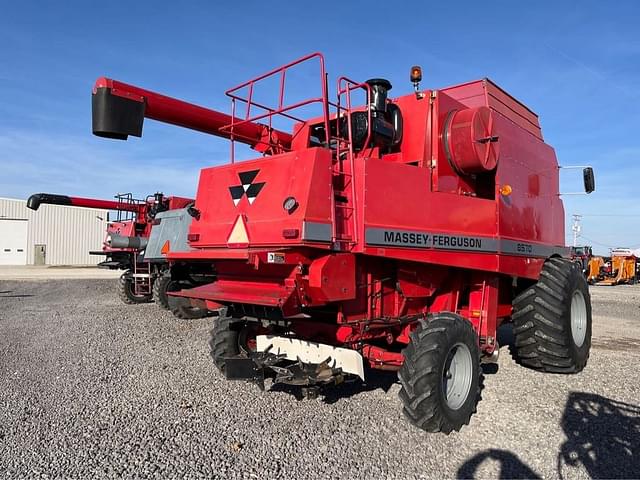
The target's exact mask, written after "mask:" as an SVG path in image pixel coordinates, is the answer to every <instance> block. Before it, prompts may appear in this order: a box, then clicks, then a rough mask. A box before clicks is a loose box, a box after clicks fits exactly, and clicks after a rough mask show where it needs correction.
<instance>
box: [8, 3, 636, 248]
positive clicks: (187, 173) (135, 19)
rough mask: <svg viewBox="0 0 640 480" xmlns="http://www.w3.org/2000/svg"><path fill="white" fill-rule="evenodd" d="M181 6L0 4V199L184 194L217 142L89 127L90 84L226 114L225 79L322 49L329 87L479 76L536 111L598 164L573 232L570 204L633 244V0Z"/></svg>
mask: <svg viewBox="0 0 640 480" xmlns="http://www.w3.org/2000/svg"><path fill="white" fill-rule="evenodd" d="M180 3H181V4H186V5H180V6H178V2H162V1H155V2H142V1H139V2H118V1H111V2H106V3H105V2H102V3H93V2H86V1H83V2H74V1H65V2H37V1H31V2H29V1H24V2H9V1H4V2H2V5H3V6H2V15H1V16H0V166H1V169H0V172H1V173H0V196H8V197H17V198H26V197H27V196H28V195H29V194H31V193H34V192H39V191H44V192H52V193H69V194H75V195H84V196H95V197H104V198H109V197H111V196H112V195H113V194H114V193H116V192H119V191H120V192H123V191H132V192H134V193H135V194H136V195H138V196H144V195H146V194H148V193H152V192H154V191H156V190H161V191H164V192H165V193H173V194H182V195H188V196H191V195H193V194H194V192H195V188H196V182H197V175H198V171H199V169H200V168H201V167H203V166H209V165H214V164H218V163H223V162H226V161H227V159H228V152H229V146H228V142H226V141H225V140H222V139H217V138H214V137H210V136H207V135H203V134H199V133H196V132H192V131H189V130H183V129H179V128H175V127H171V126H167V125H162V124H158V123H154V122H151V121H147V123H146V124H145V130H144V137H143V139H137V138H134V139H130V140H129V141H127V142H115V141H108V140H105V139H101V138H98V137H94V136H93V135H91V110H90V92H91V87H92V85H93V82H94V81H95V79H96V78H97V77H99V76H103V75H105V76H110V77H112V78H116V79H119V80H122V81H125V82H129V83H133V84H136V85H140V86H143V87H146V88H149V89H151V90H156V91H159V92H163V93H166V94H168V95H172V96H175V97H178V98H182V99H185V100H190V101H193V102H195V103H200V104H202V105H205V106H209V107H212V108H215V109H220V110H223V111H228V108H229V104H228V101H227V100H226V97H225V96H224V91H225V90H226V89H228V88H229V87H231V86H234V85H236V84H238V83H240V82H242V81H244V80H246V79H248V78H250V77H252V76H255V75H257V74H260V73H262V72H264V71H266V70H269V69H270V68H272V67H274V66H278V65H280V64H282V63H285V62H287V61H289V60H291V59H294V58H296V57H298V56H301V55H304V54H306V53H309V52H312V51H321V52H323V53H324V54H325V56H326V58H327V64H328V65H327V68H328V71H329V74H330V78H331V79H335V78H337V77H338V76H339V75H343V74H344V75H347V76H349V77H352V78H355V79H361V80H364V79H366V78H370V77H386V78H388V79H389V80H391V82H392V84H393V85H394V89H393V91H392V94H396V95H399V94H405V93H407V92H409V91H410V88H411V86H410V84H409V83H408V81H407V75H408V69H409V67H410V66H411V65H413V64H420V65H422V67H423V71H424V81H423V84H422V86H423V87H424V88H438V87H443V86H447V85H451V84H455V83H459V82H464V81H468V80H472V79H476V78H481V77H484V76H488V77H490V78H491V79H493V80H494V81H495V82H497V83H498V84H499V85H500V86H502V87H503V88H504V89H506V90H507V91H509V92H510V93H511V94H513V95H514V96H516V97H517V98H519V99H521V100H522V101H523V102H524V103H526V104H527V105H528V106H529V107H530V108H531V109H533V110H534V111H535V112H537V113H538V114H539V115H540V119H541V123H542V128H543V132H544V135H545V139H546V141H547V142H548V143H550V144H551V145H553V146H554V147H555V149H556V153H557V155H558V158H559V160H560V162H561V163H562V164H566V165H571V164H574V165H575V164H585V163H587V164H592V165H593V166H594V167H595V169H596V177H597V192H596V193H594V194H592V195H590V196H588V197H587V196H575V197H565V209H566V212H567V217H568V220H567V241H568V242H569V241H571V230H570V215H571V214H572V213H580V214H583V215H584V218H583V222H582V223H583V225H582V228H583V235H584V238H583V239H582V240H583V242H582V243H586V244H593V245H594V246H595V248H596V251H600V252H603V253H604V252H606V251H607V250H608V249H607V246H632V247H639V246H640V201H639V200H640V194H639V193H638V184H639V179H640V33H639V32H640V28H639V27H638V25H639V24H640V2H635V1H626V2H623V1H620V2H616V3H615V6H614V4H607V3H606V2H586V1H582V2H560V1H555V2H542V1H538V2H469V3H468V4H465V2H463V1H458V2H401V1H398V2H374V1H372V2H346V1H343V2H331V1H323V2H320V3H316V4H315V6H313V5H314V4H312V3H311V2H300V1H297V2H294V1H290V2H284V1H282V2H278V1H269V2H267V1H259V2H253V1H242V2H180ZM332 83H333V82H332ZM578 178H579V175H578V173H576V172H572V173H571V174H570V175H567V174H565V175H563V178H562V180H563V190H564V191H572V190H575V189H578V188H579V182H577V181H576V180H577V179H578Z"/></svg>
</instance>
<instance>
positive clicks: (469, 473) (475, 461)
mask: <svg viewBox="0 0 640 480" xmlns="http://www.w3.org/2000/svg"><path fill="white" fill-rule="evenodd" d="M487 459H490V460H495V461H496V462H498V463H499V465H500V473H499V474H498V476H497V477H495V478H500V479H503V478H504V479H511V478H513V479H516V478H517V479H523V478H536V479H537V478H542V477H540V475H538V474H537V473H536V472H534V471H533V470H531V468H529V467H528V466H527V465H525V464H524V463H523V462H522V460H520V459H519V458H518V456H517V455H515V454H514V453H512V452H510V451H508V450H498V449H495V448H491V449H489V450H485V451H483V452H480V453H478V454H477V455H474V456H473V457H471V458H470V459H469V460H467V461H466V462H464V463H463V464H462V465H461V466H460V468H459V469H458V472H457V473H456V478H475V476H476V472H477V471H478V467H480V465H482V463H483V462H484V461H485V460H487Z"/></svg>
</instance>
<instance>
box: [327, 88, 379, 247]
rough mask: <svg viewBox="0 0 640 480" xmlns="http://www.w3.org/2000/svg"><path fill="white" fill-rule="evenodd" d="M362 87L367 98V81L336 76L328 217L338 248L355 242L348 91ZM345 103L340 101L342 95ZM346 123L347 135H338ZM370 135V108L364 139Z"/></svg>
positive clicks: (354, 192)
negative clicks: (337, 77)
mask: <svg viewBox="0 0 640 480" xmlns="http://www.w3.org/2000/svg"><path fill="white" fill-rule="evenodd" d="M356 89H364V90H365V91H366V92H367V98H369V85H367V84H366V83H358V82H355V81H353V80H350V79H348V78H347V77H340V78H339V79H338V86H337V93H338V101H337V103H336V104H335V107H336V136H335V137H331V142H332V143H334V144H335V161H334V163H333V171H332V174H333V175H332V190H333V195H332V197H331V216H332V218H331V220H332V224H333V235H332V243H333V244H334V248H336V249H338V250H351V249H353V248H354V247H355V246H356V245H357V243H358V218H357V209H356V200H357V198H356V184H355V178H354V171H355V152H354V146H353V135H352V125H351V112H352V108H351V92H352V91H353V90H356ZM343 96H344V97H345V103H344V104H343V103H342V97H343ZM343 122H344V124H346V126H347V136H346V138H344V135H340V128H341V125H342V124H343ZM370 138H371V113H370V112H369V121H368V132H367V140H366V142H365V143H364V145H368V144H369V141H370Z"/></svg>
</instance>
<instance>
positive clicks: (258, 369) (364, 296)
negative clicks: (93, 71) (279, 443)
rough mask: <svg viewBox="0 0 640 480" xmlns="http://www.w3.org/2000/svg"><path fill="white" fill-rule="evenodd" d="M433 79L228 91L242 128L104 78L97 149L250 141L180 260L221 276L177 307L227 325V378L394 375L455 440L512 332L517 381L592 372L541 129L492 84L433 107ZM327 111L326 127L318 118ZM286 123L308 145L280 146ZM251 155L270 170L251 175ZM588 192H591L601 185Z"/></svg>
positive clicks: (254, 164)
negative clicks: (124, 143) (247, 155)
mask: <svg viewBox="0 0 640 480" xmlns="http://www.w3.org/2000/svg"><path fill="white" fill-rule="evenodd" d="M310 62H314V63H313V65H314V66H315V67H317V72H318V77H317V83H316V85H317V92H316V93H315V94H312V96H311V97H310V98H308V99H306V100H299V101H293V102H290V101H288V100H287V98H288V97H287V95H286V91H285V90H286V89H285V87H286V85H287V81H288V78H290V77H289V74H290V72H291V70H292V69H294V68H298V67H299V66H300V65H301V64H303V63H304V64H305V65H309V64H310ZM274 79H275V80H274ZM421 79H422V74H421V70H420V69H419V68H418V67H414V68H412V69H411V76H410V81H411V82H412V83H413V86H414V92H412V93H410V94H408V95H403V96H399V97H397V98H393V99H391V98H389V96H388V93H389V91H390V90H391V83H390V82H389V81H387V80H385V79H380V78H376V79H371V80H368V81H366V82H358V81H352V80H349V79H348V78H345V77H341V78H339V79H338V80H337V82H336V87H335V90H336V95H335V97H334V98H333V99H330V96H329V85H328V83H327V75H326V72H325V64H324V58H323V57H322V55H320V54H312V55H308V56H306V57H304V58H302V59H300V60H297V61H295V62H292V63H290V64H287V65H285V66H282V67H280V68H277V69H275V70H273V71H271V72H268V73H267V74H265V75H262V76H260V77H257V78H256V79H253V80H250V81H248V82H245V83H243V84H241V85H239V86H238V87H236V88H233V89H231V90H229V91H227V95H228V96H229V97H230V98H231V100H232V112H231V115H225V114H221V113H219V112H213V111H210V110H207V109H204V108H202V107H198V106H195V105H193V104H188V103H185V102H181V101H179V100H176V99H173V98H170V97H165V96H162V95H159V94H156V93H153V92H149V91H146V90H142V89H140V88H138V87H133V86H130V85H127V84H123V83H120V82H116V81H114V80H108V79H104V78H102V79H99V80H98V82H97V84H96V87H95V89H94V104H93V105H94V111H93V114H94V118H93V120H94V123H93V126H94V133H96V134H98V135H101V136H106V137H110V138H119V139H126V138H127V136H128V135H136V136H140V135H141V134H142V124H143V120H144V118H145V117H146V118H152V119H155V120H159V121H163V122H167V123H171V124H174V125H179V126H183V127H187V128H192V129H195V130H199V131H204V132H207V133H211V134H213V135H216V136H222V137H225V138H229V139H230V140H231V141H232V151H231V163H230V164H228V165H223V166H216V167H208V168H204V169H203V170H202V172H201V175H200V181H199V185H198V191H197V195H196V201H195V206H194V208H193V209H192V210H191V212H190V213H191V215H192V217H193V221H192V222H191V225H190V228H189V233H188V240H189V242H190V247H191V249H190V250H189V251H179V252H177V251H169V252H168V253H167V258H168V259H169V260H170V262H171V263H172V264H173V265H175V266H177V265H185V264H186V265H199V267H200V268H203V269H208V271H209V272H210V274H211V275H212V278H215V280H213V281H210V282H208V283H206V284H203V285H200V286H198V287H195V288H191V289H183V290H181V291H180V292H176V293H174V294H173V295H176V296H179V297H182V298H186V299H189V301H190V302H191V303H192V304H193V305H200V306H206V307H208V308H210V309H213V308H217V307H219V306H220V305H223V306H224V307H225V308H226V314H225V315H222V316H221V317H220V318H219V319H218V320H217V321H216V323H215V326H214V329H213V335H212V339H211V347H212V352H211V353H212V357H213V360H214V363H215V364H216V366H217V367H218V368H219V369H220V371H221V372H223V373H224V374H225V375H226V376H227V377H228V378H231V379H248V380H251V381H254V382H256V383H257V384H259V385H260V386H262V387H264V381H265V378H270V379H271V380H272V381H273V382H282V383H288V384H295V385H303V386H305V388H307V392H308V393H315V391H316V389H317V388H318V387H319V386H322V385H325V384H330V383H340V382H342V381H343V380H344V379H345V378H347V377H360V378H363V379H364V378H365V375H368V374H369V373H370V372H368V370H366V369H368V368H373V369H381V370H396V371H398V377H399V380H400V382H401V384H402V389H401V392H400V398H401V400H402V403H403V406H404V413H405V414H406V416H407V417H408V419H409V420H410V421H411V422H412V423H413V424H414V425H416V426H418V427H419V428H422V429H425V430H428V431H443V432H447V433H448V432H451V431H452V430H459V429H460V428H461V427H462V425H464V424H468V423H469V420H470V418H471V416H472V414H473V413H474V412H475V410H476V405H477V402H478V400H479V398H480V389H481V385H482V382H481V377H482V370H481V368H480V362H481V361H488V362H491V361H495V360H496V358H497V356H498V352H499V345H498V340H497V329H498V327H499V326H500V325H502V324H503V323H506V322H513V324H514V326H513V328H514V333H515V346H514V352H515V356H516V358H517V361H518V362H519V363H521V364H523V365H525V366H528V367H530V368H534V369H537V370H541V371H544V372H557V373H575V372H579V371H581V370H582V369H583V368H584V367H585V365H586V363H587V359H588V357H589V350H590V344H591V303H590V297H589V291H588V288H587V283H586V281H585V278H584V276H583V275H582V272H581V269H580V268H579V266H578V265H577V264H576V263H575V262H572V261H570V260H569V259H568V256H569V248H567V247H566V246H565V244H564V238H565V236H564V209H563V204H562V201H561V199H560V197H559V178H558V163H557V160H556V156H555V153H554V150H553V148H552V147H550V146H549V145H547V144H546V143H545V142H544V139H543V137H542V131H541V128H540V124H539V122H538V117H537V116H536V114H535V113H533V112H532V111H531V110H530V109H528V108H527V107H526V106H525V105H524V104H522V103H521V102H519V101H518V100H516V99H515V98H513V97H512V96H510V95H509V94H508V93H506V92H505V91H504V90H502V89H500V88H499V87H498V86H497V85H496V84H494V83H493V82H491V81H489V80H487V79H484V80H478V81H473V82H469V83H465V84H462V85H457V86H453V87H448V88H442V89H427V90H423V89H421V88H420V85H419V83H420V81H421ZM263 80H267V81H271V82H272V83H275V84H279V85H280V87H279V89H277V91H276V92H274V102H273V103H272V104H269V105H267V104H265V103H264V101H262V100H257V99H256V98H255V97H254V92H255V91H256V90H257V88H258V85H260V84H261V82H262V81H263ZM357 94H359V95H361V96H362V97H363V98H364V99H365V101H364V104H360V105H358V106H355V103H356V102H355V95H357ZM310 106H315V107H317V108H318V110H319V112H320V113H319V116H318V117H315V118H302V115H301V114H300V113H299V112H300V111H302V110H305V109H307V108H308V107H310ZM283 121H288V122H289V123H290V125H291V128H290V132H285V131H284V130H283V129H279V130H276V129H275V128H273V125H274V123H276V124H277V125H278V126H280V125H281V123H282V122H283ZM237 141H240V142H243V143H246V144H248V145H250V146H251V147H253V148H254V149H255V150H257V151H258V152H260V154H261V155H260V156H259V157H258V158H256V159H254V160H249V161H242V162H237V163H236V162H235V155H234V153H233V152H234V150H233V146H234V144H235V142H237ZM584 178H585V190H586V191H587V192H590V191H593V189H594V178H593V171H592V170H591V169H585V172H584ZM173 270H174V267H172V275H178V273H177V272H174V271H173ZM214 275H215V277H213V276H214Z"/></svg>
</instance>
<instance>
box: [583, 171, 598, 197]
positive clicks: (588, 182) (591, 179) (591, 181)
mask: <svg viewBox="0 0 640 480" xmlns="http://www.w3.org/2000/svg"><path fill="white" fill-rule="evenodd" d="M582 176H583V179H584V191H585V192H586V193H591V192H593V191H594V190H595V189H596V177H595V175H594V174H593V168H592V167H586V168H585V169H584V170H582Z"/></svg>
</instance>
